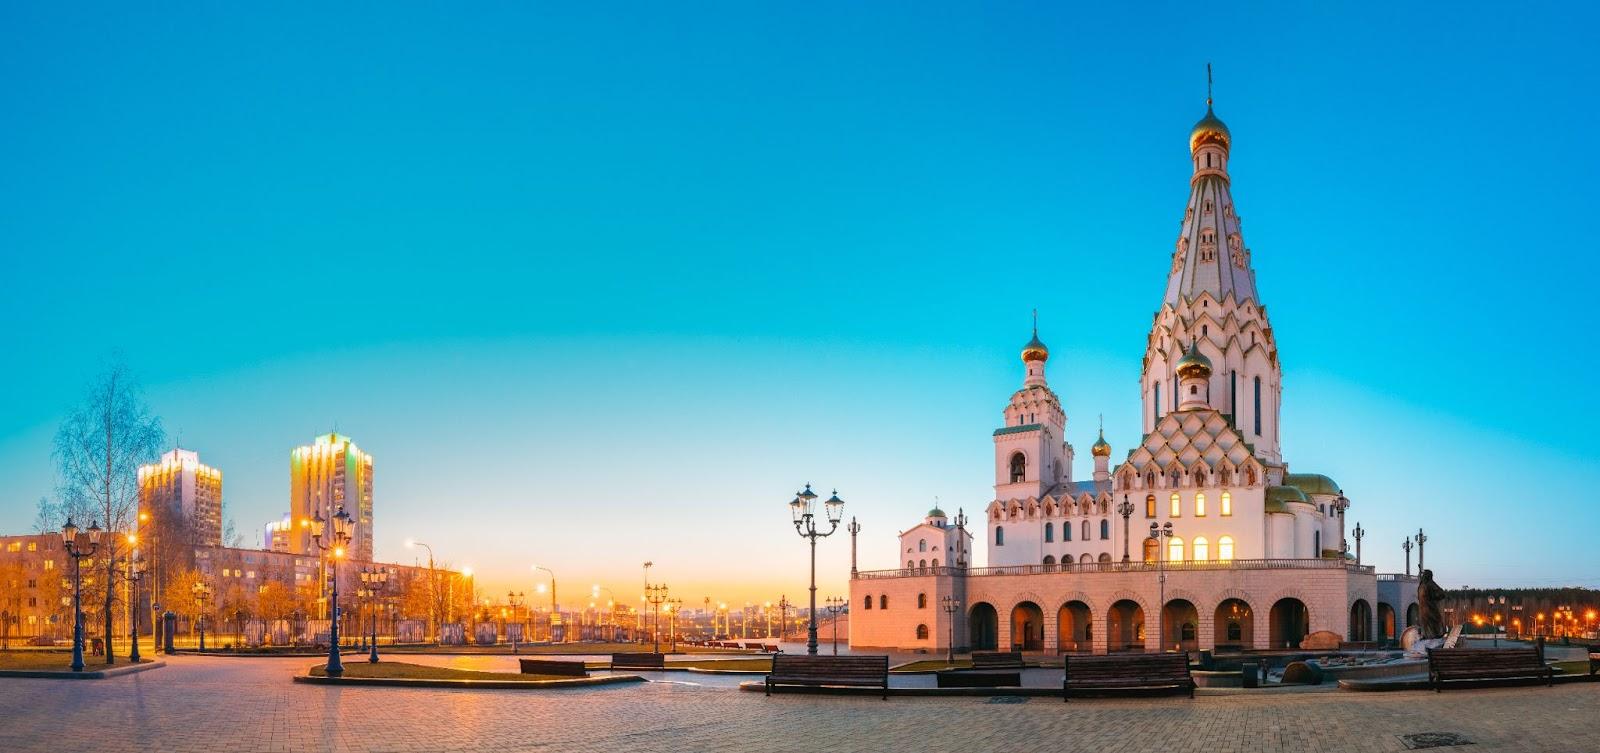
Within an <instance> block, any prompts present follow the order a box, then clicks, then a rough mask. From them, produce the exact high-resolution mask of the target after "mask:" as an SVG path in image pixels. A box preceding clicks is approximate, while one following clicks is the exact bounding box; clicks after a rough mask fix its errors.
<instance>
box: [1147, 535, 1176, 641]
mask: <svg viewBox="0 0 1600 753" xmlns="http://www.w3.org/2000/svg"><path fill="white" fill-rule="evenodd" d="M1150 538H1152V539H1155V540H1156V573H1157V575H1156V581H1157V582H1158V583H1159V584H1160V594H1161V596H1160V598H1161V603H1160V604H1159V605H1157V606H1156V645H1157V646H1160V647H1161V650H1162V651H1166V650H1167V568H1166V563H1167V551H1166V550H1167V543H1166V539H1170V538H1172V521H1170V520H1169V521H1167V522H1166V523H1164V524H1162V525H1159V526H1158V525H1156V524H1155V523H1151V524H1150Z"/></svg>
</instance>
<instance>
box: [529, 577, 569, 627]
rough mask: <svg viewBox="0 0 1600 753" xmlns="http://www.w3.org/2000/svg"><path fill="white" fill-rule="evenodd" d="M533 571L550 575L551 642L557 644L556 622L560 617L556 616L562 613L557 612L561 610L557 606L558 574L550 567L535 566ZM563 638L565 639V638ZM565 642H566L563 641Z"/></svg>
mask: <svg viewBox="0 0 1600 753" xmlns="http://www.w3.org/2000/svg"><path fill="white" fill-rule="evenodd" d="M533 569H535V570H543V571H545V572H546V573H549V574H550V642H551V643H555V642H556V621H557V620H559V619H560V618H559V617H557V616H556V615H558V614H560V612H558V611H557V610H558V609H559V607H557V606H556V573H555V571H554V570H551V569H550V568H548V567H541V566H539V565H534V566H533ZM530 614H531V612H530ZM563 637H565V636H563ZM563 642H565V641H563Z"/></svg>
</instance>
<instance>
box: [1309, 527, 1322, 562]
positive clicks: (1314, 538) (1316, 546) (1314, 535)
mask: <svg viewBox="0 0 1600 753" xmlns="http://www.w3.org/2000/svg"><path fill="white" fill-rule="evenodd" d="M1311 556H1313V557H1321V556H1322V532H1321V531H1312V532H1311Z"/></svg>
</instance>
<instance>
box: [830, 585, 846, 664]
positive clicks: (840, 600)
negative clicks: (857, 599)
mask: <svg viewBox="0 0 1600 753" xmlns="http://www.w3.org/2000/svg"><path fill="white" fill-rule="evenodd" d="M849 603H850V600H849V599H846V598H844V597H843V596H829V597H828V600H827V602H825V607H824V608H826V609H827V610H828V619H829V620H831V621H832V622H833V655H834V656H838V655H839V613H840V612H843V611H844V607H845V605H846V604H849Z"/></svg>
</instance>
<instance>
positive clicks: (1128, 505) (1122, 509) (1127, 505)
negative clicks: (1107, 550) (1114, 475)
mask: <svg viewBox="0 0 1600 753" xmlns="http://www.w3.org/2000/svg"><path fill="white" fill-rule="evenodd" d="M1117 514H1118V515H1121V516H1122V564H1124V565H1126V564H1128V518H1129V516H1131V515H1133V503H1132V502H1130V501H1128V495H1126V494H1124V495H1122V502H1121V503H1119V504H1118V505H1117Z"/></svg>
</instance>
